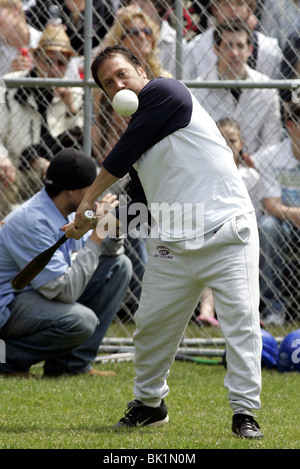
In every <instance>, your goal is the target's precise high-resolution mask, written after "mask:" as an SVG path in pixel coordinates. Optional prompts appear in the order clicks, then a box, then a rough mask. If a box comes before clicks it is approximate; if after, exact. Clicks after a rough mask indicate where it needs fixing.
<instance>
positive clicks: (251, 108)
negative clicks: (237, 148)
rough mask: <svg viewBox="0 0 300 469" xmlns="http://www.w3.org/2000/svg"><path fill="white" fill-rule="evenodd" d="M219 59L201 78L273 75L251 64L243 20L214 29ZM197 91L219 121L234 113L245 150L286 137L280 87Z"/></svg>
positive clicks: (253, 79)
mask: <svg viewBox="0 0 300 469" xmlns="http://www.w3.org/2000/svg"><path fill="white" fill-rule="evenodd" d="M214 43H215V46H214V50H215V53H216V57H217V59H218V60H217V62H216V64H215V65H214V66H213V68H212V69H211V70H208V71H207V72H206V73H202V75H200V76H199V77H198V78H197V79H198V80H199V81H205V80H209V81H210V80H211V81H217V80H245V81H248V82H268V81H269V80H270V78H269V77H267V76H266V75H263V74H262V73H259V72H257V71H256V70H253V69H252V68H251V67H249V66H248V65H247V61H248V59H249V57H250V55H251V52H252V45H251V41H250V33H249V31H248V28H247V27H246V26H245V24H244V23H243V22H240V21H238V20H237V21H233V22H231V23H227V24H226V25H223V26H220V27H218V28H217V29H216V30H215V32H214ZM194 95H195V96H196V98H197V99H198V101H199V102H200V104H202V106H203V107H204V108H205V110H206V111H207V112H208V113H209V114H210V115H211V116H212V118H213V119H214V120H215V121H218V120H220V119H223V118H224V117H228V116H230V117H231V118H232V119H234V120H236V121H237V122H238V123H239V125H240V128H241V131H242V134H243V137H244V144H245V151H247V152H248V153H250V154H251V155H252V154H253V153H255V152H257V151H259V150H260V149H261V148H264V147H265V146H267V145H271V144H272V143H278V142H280V140H281V138H282V123H281V115H280V100H279V94H278V91H277V90H275V89H268V88H261V89H258V88H235V89H225V88H216V89H208V88H197V89H194Z"/></svg>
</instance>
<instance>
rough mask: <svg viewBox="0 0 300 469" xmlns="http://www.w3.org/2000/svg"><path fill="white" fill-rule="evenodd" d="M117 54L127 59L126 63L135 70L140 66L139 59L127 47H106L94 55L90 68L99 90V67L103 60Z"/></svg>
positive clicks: (100, 86)
mask: <svg viewBox="0 0 300 469" xmlns="http://www.w3.org/2000/svg"><path fill="white" fill-rule="evenodd" d="M118 54H119V55H123V57H125V59H127V60H128V62H130V63H131V64H132V65H133V66H134V67H135V68H138V67H141V66H142V65H141V63H140V61H139V59H138V58H137V57H136V56H135V55H134V53H133V52H132V50H130V49H128V48H127V47H124V46H121V45H119V44H115V45H113V46H109V47H106V48H105V49H103V50H102V51H101V52H99V54H97V55H96V57H95V58H94V60H93V63H92V66H91V71H92V77H93V78H94V81H95V83H96V84H97V85H98V86H99V88H101V89H103V86H102V84H101V82H100V81H99V79H98V76H97V73H98V70H99V68H100V66H101V65H102V63H103V62H104V61H105V60H107V59H111V58H112V57H114V56H115V55H118Z"/></svg>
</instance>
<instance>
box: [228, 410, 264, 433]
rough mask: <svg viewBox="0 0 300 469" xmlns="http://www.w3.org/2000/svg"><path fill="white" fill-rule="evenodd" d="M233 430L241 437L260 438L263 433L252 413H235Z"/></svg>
mask: <svg viewBox="0 0 300 469" xmlns="http://www.w3.org/2000/svg"><path fill="white" fill-rule="evenodd" d="M232 432H233V434H234V435H235V436H238V437H239V438H249V439H259V438H263V434H262V433H261V431H260V430H259V425H258V423H257V422H256V421H255V420H254V418H253V417H252V416H251V415H247V414H234V415H233V417H232Z"/></svg>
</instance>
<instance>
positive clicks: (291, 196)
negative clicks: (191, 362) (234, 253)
mask: <svg viewBox="0 0 300 469" xmlns="http://www.w3.org/2000/svg"><path fill="white" fill-rule="evenodd" d="M286 126H287V129H288V133H289V137H288V138H286V139H284V140H283V141H282V142H280V143H279V144H277V145H273V146H271V147H269V148H267V149H266V150H265V152H264V153H262V154H261V155H260V158H259V160H258V162H257V165H258V169H259V172H260V174H261V177H262V179H263V180H264V183H265V187H266V193H265V197H264V199H263V204H264V207H265V210H266V212H267V216H265V217H263V218H262V220H261V221H260V245H261V252H262V253H263V254H264V256H262V257H261V266H260V269H261V271H262V273H263V275H262V280H265V281H264V282H263V284H262V285H261V293H262V295H263V296H264V299H265V300H266V305H265V310H264V315H265V319H264V320H265V322H266V323H267V324H276V325H282V324H283V322H284V320H285V315H286V309H285V307H286V306H287V305H286V304H285V303H286V302H285V298H284V290H285V287H286V285H285V281H284V278H283V274H284V269H285V268H286V266H287V264H286V254H291V253H294V252H299V247H298V246H299V236H300V169H299V163H300V104H299V103H292V104H291V106H290V107H289V115H288V117H287V120H286ZM290 268H293V265H292V264H291V265H290ZM298 290H299V286H298Z"/></svg>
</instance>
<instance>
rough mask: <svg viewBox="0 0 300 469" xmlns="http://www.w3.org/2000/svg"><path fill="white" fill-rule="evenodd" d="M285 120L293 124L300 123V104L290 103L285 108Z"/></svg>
mask: <svg viewBox="0 0 300 469" xmlns="http://www.w3.org/2000/svg"><path fill="white" fill-rule="evenodd" d="M286 120H291V121H293V122H294V124H297V123H298V122H300V103H292V104H290V105H289V106H288V107H287V113H286Z"/></svg>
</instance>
